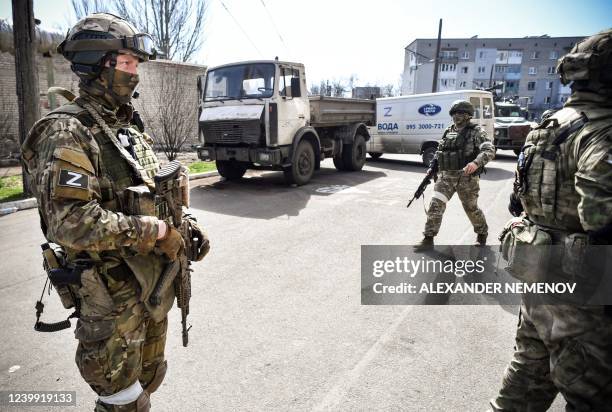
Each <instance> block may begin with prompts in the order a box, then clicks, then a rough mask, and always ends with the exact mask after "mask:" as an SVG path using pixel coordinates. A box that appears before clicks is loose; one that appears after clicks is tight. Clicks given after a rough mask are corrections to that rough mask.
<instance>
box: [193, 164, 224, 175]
mask: <svg viewBox="0 0 612 412" xmlns="http://www.w3.org/2000/svg"><path fill="white" fill-rule="evenodd" d="M213 170H217V166H215V162H193V163H192V164H190V165H189V173H191V174H194V173H203V172H211V171H213Z"/></svg>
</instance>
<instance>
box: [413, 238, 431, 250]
mask: <svg viewBox="0 0 612 412" xmlns="http://www.w3.org/2000/svg"><path fill="white" fill-rule="evenodd" d="M433 247H434V238H433V236H425V237H424V238H423V240H421V243H419V244H418V245H415V246H414V248H413V250H414V251H415V252H425V251H427V250H431V249H433Z"/></svg>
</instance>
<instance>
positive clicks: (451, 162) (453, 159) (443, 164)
mask: <svg viewBox="0 0 612 412" xmlns="http://www.w3.org/2000/svg"><path fill="white" fill-rule="evenodd" d="M475 127H476V125H475V124H471V123H470V124H468V125H467V126H466V127H464V128H463V130H461V131H460V132H456V131H451V129H450V128H449V129H446V131H445V132H444V135H443V136H442V141H441V142H440V144H439V145H438V153H437V156H438V168H439V170H441V171H445V170H461V169H463V168H464V167H465V166H466V165H467V164H468V163H470V162H471V161H473V160H474V159H476V156H478V151H477V150H472V151H471V152H469V153H468V154H466V150H465V145H466V144H468V143H469V141H468V138H467V134H468V133H470V131H471V130H472V129H474V128H475Z"/></svg>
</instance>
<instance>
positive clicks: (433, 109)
mask: <svg viewBox="0 0 612 412" xmlns="http://www.w3.org/2000/svg"><path fill="white" fill-rule="evenodd" d="M441 111H442V108H441V107H440V106H438V105H437V104H431V103H429V104H424V105H423V106H421V107H419V113H421V114H422V115H424V116H435V115H437V114H438V113H440V112H441Z"/></svg>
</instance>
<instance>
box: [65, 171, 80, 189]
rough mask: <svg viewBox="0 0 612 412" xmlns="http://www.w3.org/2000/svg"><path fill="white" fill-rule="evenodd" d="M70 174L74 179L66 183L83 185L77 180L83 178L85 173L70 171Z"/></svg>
mask: <svg viewBox="0 0 612 412" xmlns="http://www.w3.org/2000/svg"><path fill="white" fill-rule="evenodd" d="M68 174H69V175H70V176H72V179H70V180H68V181H66V184H67V185H70V186H79V187H81V184H80V183H79V182H77V180H79V179H80V178H82V177H83V175H82V174H80V173H75V172H68Z"/></svg>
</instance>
